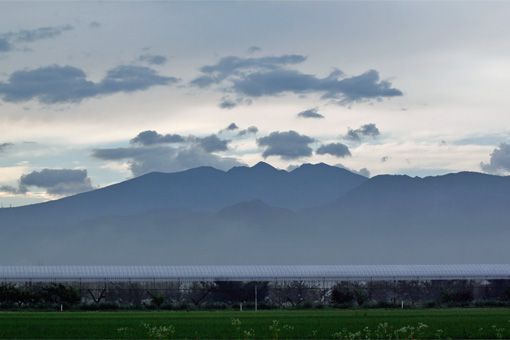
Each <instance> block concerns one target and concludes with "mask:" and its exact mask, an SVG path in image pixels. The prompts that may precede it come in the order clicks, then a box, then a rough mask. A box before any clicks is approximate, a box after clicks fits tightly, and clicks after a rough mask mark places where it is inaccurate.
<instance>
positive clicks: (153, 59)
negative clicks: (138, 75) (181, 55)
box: [138, 54, 167, 65]
mask: <svg viewBox="0 0 510 340" xmlns="http://www.w3.org/2000/svg"><path fill="white" fill-rule="evenodd" d="M138 59H139V60H140V61H143V62H146V63H147V64H151V65H163V64H165V63H166V62H167V58H166V57H165V56H163V55H155V54H143V55H141V56H140V58H138Z"/></svg>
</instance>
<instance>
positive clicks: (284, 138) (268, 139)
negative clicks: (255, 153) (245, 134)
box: [257, 131, 314, 160]
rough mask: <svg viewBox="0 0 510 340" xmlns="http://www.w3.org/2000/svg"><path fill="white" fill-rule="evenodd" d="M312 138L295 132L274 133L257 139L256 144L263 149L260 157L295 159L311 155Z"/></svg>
mask: <svg viewBox="0 0 510 340" xmlns="http://www.w3.org/2000/svg"><path fill="white" fill-rule="evenodd" d="M313 142H314V139H313V138H310V137H308V136H305V135H300V134H299V133H297V132H296V131H287V132H279V131H275V132H272V133H271V134H269V135H268V136H265V137H262V138H258V139H257V144H258V145H259V146H262V147H265V150H264V152H263V153H262V156H263V157H264V158H267V157H269V156H279V157H281V158H282V159H287V160H288V159H297V158H300V157H307V156H311V155H312V148H311V147H310V144H311V143H313Z"/></svg>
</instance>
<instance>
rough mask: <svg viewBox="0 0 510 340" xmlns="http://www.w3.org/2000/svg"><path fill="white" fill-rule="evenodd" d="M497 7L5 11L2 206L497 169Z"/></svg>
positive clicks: (501, 90) (502, 75)
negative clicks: (142, 185) (206, 186)
mask: <svg viewBox="0 0 510 340" xmlns="http://www.w3.org/2000/svg"><path fill="white" fill-rule="evenodd" d="M509 15H510V2H473V1H471V2H460V1H454V2H306V1H305V2H86V3H85V2H81V3H77V2H42V1H40V2H39V1H38V2H1V3H0V65H1V67H0V203H1V204H2V205H3V206H9V205H12V206H18V205H24V204H31V203H37V202H42V201H46V200H50V199H56V198H60V197H63V196H67V195H72V194H75V193H79V192H83V191H87V190H92V189H94V188H99V187H104V186H107V185H110V184H113V183H117V182H120V181H123V180H126V179H129V178H132V177H134V176H140V175H143V174H145V173H148V172H152V171H162V172H174V171H181V170H185V169H189V168H194V167H197V166H213V167H216V168H219V169H222V170H228V169H229V168H231V167H233V166H240V165H248V166H251V165H254V164H256V163H257V162H259V161H265V162H267V163H269V164H271V165H273V166H275V167H278V168H281V169H288V170H291V169H293V168H295V167H296V166H299V165H300V164H303V163H319V162H324V163H327V164H331V165H337V166H341V167H345V168H347V169H350V170H352V171H353V172H358V173H361V174H363V175H365V176H376V175H379V174H407V175H410V176H434V175H442V174H445V173H449V172H458V171H477V172H486V173H490V174H496V175H508V174H509V172H510V138H509V137H510V128H509V127H510V114H509V107H510V93H509V92H510V87H509V83H510V40H509V39H508V37H509V36H510V25H509V24H508V17H509Z"/></svg>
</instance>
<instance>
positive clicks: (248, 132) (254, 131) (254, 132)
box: [237, 126, 259, 137]
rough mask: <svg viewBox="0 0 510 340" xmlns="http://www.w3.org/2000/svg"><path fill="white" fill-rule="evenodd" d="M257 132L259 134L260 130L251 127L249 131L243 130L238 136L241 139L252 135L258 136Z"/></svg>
mask: <svg viewBox="0 0 510 340" xmlns="http://www.w3.org/2000/svg"><path fill="white" fill-rule="evenodd" d="M257 132H259V129H258V128H257V127H256V126H250V127H248V128H247V129H243V130H241V131H239V132H238V133H237V135H238V136H239V137H241V136H244V135H247V134H251V133H253V134H256V133H257Z"/></svg>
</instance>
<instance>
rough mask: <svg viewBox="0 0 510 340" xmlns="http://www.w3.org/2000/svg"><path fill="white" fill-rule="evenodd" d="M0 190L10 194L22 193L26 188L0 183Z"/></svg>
mask: <svg viewBox="0 0 510 340" xmlns="http://www.w3.org/2000/svg"><path fill="white" fill-rule="evenodd" d="M0 192H3V193H7V194H12V195H23V194H25V193H26V192H27V191H26V188H19V187H14V186H12V185H0Z"/></svg>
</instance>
